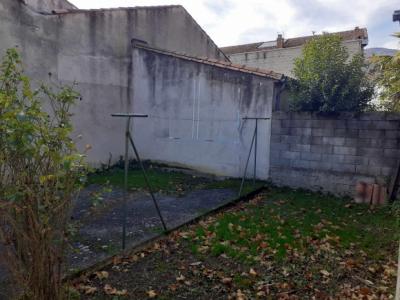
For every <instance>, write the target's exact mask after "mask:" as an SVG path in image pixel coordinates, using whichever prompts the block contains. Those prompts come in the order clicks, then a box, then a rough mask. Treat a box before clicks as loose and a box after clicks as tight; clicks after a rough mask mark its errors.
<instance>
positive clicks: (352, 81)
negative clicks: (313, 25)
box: [289, 34, 374, 113]
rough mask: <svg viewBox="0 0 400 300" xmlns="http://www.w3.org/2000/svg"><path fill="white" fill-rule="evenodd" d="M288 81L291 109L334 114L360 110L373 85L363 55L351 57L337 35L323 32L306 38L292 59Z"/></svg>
mask: <svg viewBox="0 0 400 300" xmlns="http://www.w3.org/2000/svg"><path fill="white" fill-rule="evenodd" d="M294 75H295V77H296V80H291V82H290V85H289V86H290V90H291V94H292V97H291V103H290V104H291V108H292V109H293V110H300V111H319V112H325V113H334V112H341V111H362V110H364V109H366V107H367V106H368V102H369V101H370V100H371V99H372V96H373V94H374V88H373V85H372V83H371V82H370V81H369V80H368V78H367V76H366V72H365V62H364V58H363V56H362V55H360V54H356V55H354V56H353V57H351V58H350V55H349V53H348V52H347V50H346V48H345V47H344V46H343V45H342V43H341V37H340V36H338V35H332V34H324V35H321V36H317V37H315V38H313V39H312V40H311V41H309V42H308V43H307V44H306V45H305V46H304V49H303V53H302V56H301V57H299V58H297V59H296V60H295V64H294Z"/></svg>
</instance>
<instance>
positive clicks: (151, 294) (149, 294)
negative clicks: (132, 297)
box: [146, 290, 157, 298]
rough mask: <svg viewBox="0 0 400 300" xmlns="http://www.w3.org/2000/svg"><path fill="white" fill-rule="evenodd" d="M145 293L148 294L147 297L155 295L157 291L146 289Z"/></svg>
mask: <svg viewBox="0 0 400 300" xmlns="http://www.w3.org/2000/svg"><path fill="white" fill-rule="evenodd" d="M146 294H147V296H149V298H155V297H157V293H156V292H155V291H154V290H150V291H147V292H146Z"/></svg>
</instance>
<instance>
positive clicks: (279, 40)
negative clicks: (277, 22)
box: [276, 34, 283, 48]
mask: <svg viewBox="0 0 400 300" xmlns="http://www.w3.org/2000/svg"><path fill="white" fill-rule="evenodd" d="M276 47H277V48H283V37H282V34H278V38H277V39H276Z"/></svg>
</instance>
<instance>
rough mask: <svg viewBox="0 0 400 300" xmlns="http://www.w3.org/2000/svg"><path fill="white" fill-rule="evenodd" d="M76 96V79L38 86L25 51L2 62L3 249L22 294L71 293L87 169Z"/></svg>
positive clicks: (0, 192)
mask: <svg viewBox="0 0 400 300" xmlns="http://www.w3.org/2000/svg"><path fill="white" fill-rule="evenodd" d="M76 97H77V93H76V92H74V91H73V90H72V88H71V87H61V88H59V89H57V92H55V91H53V90H52V89H51V88H49V87H46V86H41V87H40V88H39V89H38V90H33V89H32V88H31V85H30V80H29V78H28V77H27V76H25V75H24V72H23V70H22V67H21V60H20V56H19V53H18V52H17V51H16V50H15V49H11V50H8V51H7V54H6V56H5V58H4V61H3V62H2V64H1V65H0V185H1V186H0V244H2V245H3V246H4V248H5V251H2V253H0V254H2V255H3V256H4V257H3V258H4V261H5V263H6V264H7V266H8V267H9V270H10V272H11V274H12V275H13V279H14V281H15V283H16V284H17V286H18V291H19V292H21V293H22V294H21V298H22V299H34V300H39V299H40V300H43V299H56V300H57V299H63V298H64V296H65V295H64V293H63V290H62V265H63V258H64V251H65V248H66V244H65V243H66V226H67V221H68V219H69V211H70V204H71V201H72V197H73V195H74V193H75V192H76V191H77V190H78V189H79V186H80V184H79V182H80V178H81V177H82V176H83V170H84V169H83V165H82V159H83V156H82V155H80V154H78V153H77V151H76V148H75V144H74V142H73V141H72V140H71V138H70V134H71V131H72V125H71V122H70V116H71V115H70V113H69V108H70V106H71V105H72V104H73V103H74V101H75V99H76ZM46 100H47V101H46ZM44 103H46V104H49V105H46V106H48V107H47V108H48V110H49V111H51V112H50V114H48V113H47V112H46V111H45V109H43V108H42V105H43V104H44Z"/></svg>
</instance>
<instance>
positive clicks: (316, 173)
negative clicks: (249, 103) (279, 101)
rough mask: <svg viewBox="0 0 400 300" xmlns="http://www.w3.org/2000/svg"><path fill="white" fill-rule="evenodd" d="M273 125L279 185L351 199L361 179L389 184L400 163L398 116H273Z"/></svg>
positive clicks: (274, 163) (272, 157)
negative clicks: (348, 196)
mask: <svg viewBox="0 0 400 300" xmlns="http://www.w3.org/2000/svg"><path fill="white" fill-rule="evenodd" d="M271 127H272V128H271V152H270V163H271V167H270V177H271V179H272V181H273V182H275V183H276V184H278V185H287V186H292V187H302V188H307V189H311V190H322V191H325V192H331V193H334V194H337V195H353V193H354V189H355V184H356V182H357V181H359V180H363V181H366V182H371V183H373V182H377V183H379V184H388V183H389V182H390V177H391V176H392V175H393V174H394V172H395V171H396V167H397V161H398V160H399V159H400V148H399V146H400V114H390V113H376V112H374V113H362V114H359V115H356V114H351V113H343V114H340V115H338V116H335V117H332V116H331V117H327V116H321V115H318V114H312V113H293V112H274V113H273V115H272V124H271Z"/></svg>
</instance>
